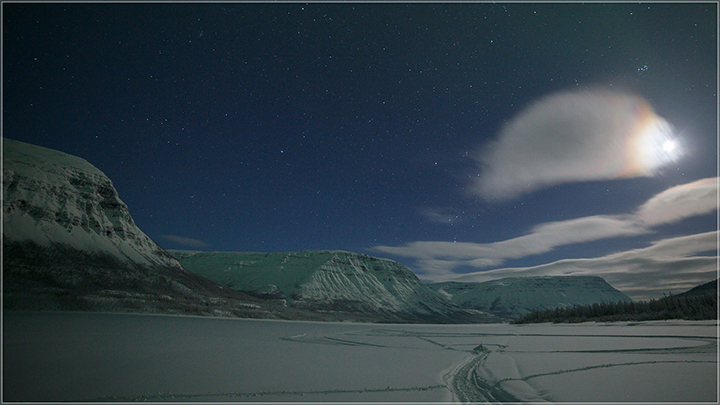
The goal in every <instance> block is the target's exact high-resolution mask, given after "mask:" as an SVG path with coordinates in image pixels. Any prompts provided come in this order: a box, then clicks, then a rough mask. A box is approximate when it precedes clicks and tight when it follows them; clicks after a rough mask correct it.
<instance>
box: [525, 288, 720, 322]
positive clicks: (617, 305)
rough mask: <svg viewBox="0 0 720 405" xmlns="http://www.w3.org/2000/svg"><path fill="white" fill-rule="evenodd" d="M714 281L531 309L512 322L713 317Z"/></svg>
mask: <svg viewBox="0 0 720 405" xmlns="http://www.w3.org/2000/svg"><path fill="white" fill-rule="evenodd" d="M717 299H718V290H717V280H715V281H711V282H709V283H705V284H702V285H699V286H697V287H694V288H692V289H690V290H688V291H686V292H684V293H682V294H678V295H668V296H664V297H663V298H660V299H657V300H654V299H653V300H650V301H641V302H604V303H599V304H598V303H596V304H592V305H578V306H574V307H569V308H557V309H555V310H543V311H533V312H531V313H529V314H525V315H523V316H522V317H520V318H518V319H517V320H515V322H516V323H539V322H556V323H558V322H573V323H574V322H590V321H596V322H617V321H649V320H663V319H687V320H702V319H717V314H718V313H717Z"/></svg>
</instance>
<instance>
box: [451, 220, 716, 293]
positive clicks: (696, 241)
mask: <svg viewBox="0 0 720 405" xmlns="http://www.w3.org/2000/svg"><path fill="white" fill-rule="evenodd" d="M717 238H718V232H717V231H713V232H707V233H701V234H696V235H689V236H680V237H675V238H668V239H663V240H660V241H657V242H655V243H653V244H652V245H651V246H649V247H646V248H641V249H632V250H628V251H624V252H619V253H613V254H609V255H606V256H602V257H597V258H591V259H564V260H559V261H556V262H553V263H548V264H543V265H540V266H533V267H522V268H502V269H494V270H488V271H481V272H475V273H468V274H464V275H461V276H458V277H456V278H454V281H466V282H483V281H489V280H495V279H499V278H504V277H525V276H564V275H593V276H600V277H602V278H604V279H605V280H606V281H607V282H608V283H610V284H611V285H612V286H613V287H615V288H617V289H619V290H621V291H622V292H624V293H625V294H627V295H629V296H630V297H631V298H633V299H648V298H657V297H658V296H661V295H662V294H663V293H668V292H671V293H678V292H682V291H685V290H688V289H689V288H692V287H694V286H696V285H698V284H700V283H704V282H707V281H708V280H711V279H713V278H715V277H717V265H718V258H717V256H716V255H712V256H700V255H699V254H701V253H708V252H715V253H716V249H717Z"/></svg>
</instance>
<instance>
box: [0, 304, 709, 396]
mask: <svg viewBox="0 0 720 405" xmlns="http://www.w3.org/2000/svg"><path fill="white" fill-rule="evenodd" d="M716 341H717V325H716V323H715V322H707V321H706V322H680V321H667V322H647V323H639V324H633V325H627V324H608V325H604V324H582V325H548V324H541V325H507V324H494V325H487V324H484V325H387V324H354V323H315V322H290V321H267V320H239V319H225V318H200V317H180V316H161V315H130V314H99V313H39V312H6V313H4V341H3V344H4V370H3V378H4V392H3V399H4V400H5V401H79V400H120V401H135V400H149V401H203V402H206V401H253V402H269V401H283V402H287V401H290V402H294V401H318V402H323V401H335V402H337V401H363V402H366V401H367V402H370V401H411V402H422V401H432V402H445V401H453V400H472V399H483V398H484V399H485V400H500V401H502V400H512V399H518V400H523V401H588V402H589V401H626V402H627V401H679V402H687V401H690V402H692V401H710V402H715V401H716V400H717V344H716Z"/></svg>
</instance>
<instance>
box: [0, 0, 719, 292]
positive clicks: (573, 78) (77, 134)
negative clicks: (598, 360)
mask: <svg viewBox="0 0 720 405" xmlns="http://www.w3.org/2000/svg"><path fill="white" fill-rule="evenodd" d="M717 21H718V10H717V2H710V3H696V4H687V3H672V4H660V3H639V4H637V3H633V4H621V3H610V4H598V3H584V4H580V3H566V4H543V3H524V4H513V3H500V4H484V3H474V4H457V3H455V4H401V3H394V4H393V3H390V4H367V3H365V4H363V3H357V4H320V3H310V4H305V3H295V4H277V3H272V4H237V3H235V4H224V3H217V4H182V3H179V4H132V3H126V4H29V3H25V4H23V3H3V35H4V37H3V69H4V70H3V102H4V104H3V115H4V116H3V118H4V121H3V131H4V132H3V136H4V137H7V138H11V139H16V140H20V141H24V142H29V143H33V144H37V145H41V146H45V147H49V148H53V149H58V150H61V151H64V152H67V153H70V154H73V155H77V156H80V157H82V158H84V159H86V160H88V161H89V162H90V163H92V164H94V165H95V166H97V167H98V168H99V169H100V170H102V171H103V172H104V173H106V174H107V175H108V176H109V177H110V178H111V179H112V181H113V183H114V185H115V187H116V188H117V190H118V192H119V194H120V198H121V199H122V200H123V201H124V202H125V203H126V204H127V205H128V206H129V209H130V212H131V214H132V216H133V218H134V220H135V222H136V223H137V225H138V226H139V227H140V229H142V230H143V231H144V232H145V233H147V234H148V236H150V237H151V238H152V239H153V240H155V241H156V242H158V243H159V244H160V245H161V246H163V247H165V248H168V249H178V248H180V249H195V250H206V251H226V250H230V251H297V250H311V249H312V250H314V249H341V250H348V251H355V252H361V253H367V254H371V255H374V256H379V257H387V258H392V259H395V260H398V261H400V262H402V263H403V264H406V265H407V266H408V267H409V268H410V269H411V270H413V271H415V272H416V273H417V274H418V276H419V277H420V278H421V279H423V280H425V281H444V280H449V279H453V278H455V277H456V276H458V275H464V276H463V277H462V279H466V280H476V281H483V280H487V279H492V278H499V277H507V276H513V275H535V274H597V275H600V276H602V277H604V278H605V279H606V280H608V281H609V282H610V283H611V284H612V285H614V286H615V287H617V288H619V289H620V290H622V291H623V292H625V293H627V294H629V295H631V296H632V297H633V298H647V297H658V296H661V295H662V293H663V292H669V291H672V292H680V291H682V290H684V289H687V288H689V287H691V286H693V285H696V284H699V283H701V282H705V281H709V280H710V279H714V278H715V275H714V272H715V269H716V262H715V257H716V250H715V248H716V240H717V233H716V230H717V220H716V215H717V211H716V207H717V201H716V195H717V179H716V176H717V154H716V151H717V108H718V104H717ZM648 142H650V143H648ZM638 145H639V146H638ZM647 151H650V152H647ZM642 159H645V160H642ZM638 162H639V163H638ZM468 273H470V274H468Z"/></svg>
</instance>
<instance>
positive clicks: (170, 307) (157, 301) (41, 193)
mask: <svg viewBox="0 0 720 405" xmlns="http://www.w3.org/2000/svg"><path fill="white" fill-rule="evenodd" d="M3 141H4V142H3V147H4V148H3V214H4V215H3V272H4V273H3V275H4V284H3V287H4V288H3V293H4V296H3V300H4V301H3V302H4V304H5V308H6V309H12V308H28V309H32V308H34V309H89V310H134V311H141V312H177V313H203V314H210V313H218V314H235V315H241V316H266V315H267V314H268V311H266V310H265V309H263V308H261V307H260V306H259V305H258V304H256V303H253V302H251V301H256V300H248V299H246V298H250V297H245V296H243V295H242V294H238V293H237V292H234V291H228V290H227V289H223V288H221V287H220V286H218V285H216V284H215V283H213V282H211V281H210V280H207V279H205V278H203V277H200V276H197V275H195V274H192V273H189V272H188V271H186V270H185V269H183V268H182V266H181V265H180V263H178V261H177V260H175V259H174V258H173V257H171V256H170V255H168V254H167V253H166V252H165V251H164V250H163V249H162V248H161V247H160V246H158V245H157V244H156V243H155V242H153V241H152V240H151V239H150V238H149V237H148V236H147V235H145V234H144V233H143V232H142V231H141V230H140V229H138V227H137V226H136V225H135V223H134V222H133V219H132V217H131V216H130V213H129V211H128V208H127V206H126V205H125V204H124V203H123V202H122V201H121V200H120V199H119V197H118V193H117V191H116V190H115V188H114V187H113V184H112V182H111V181H110V179H108V178H107V176H105V174H103V173H102V172H101V171H100V170H98V169H97V168H96V167H94V166H93V165H91V164H90V163H88V162H87V161H85V160H83V159H80V158H78V157H75V156H71V155H68V154H66V153H62V152H59V151H56V150H52V149H47V148H42V147H38V146H34V145H30V144H26V143H22V142H18V141H13V140H10V139H4V140H3Z"/></svg>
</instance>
